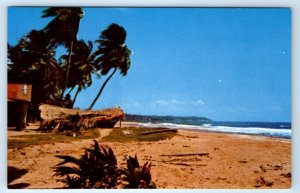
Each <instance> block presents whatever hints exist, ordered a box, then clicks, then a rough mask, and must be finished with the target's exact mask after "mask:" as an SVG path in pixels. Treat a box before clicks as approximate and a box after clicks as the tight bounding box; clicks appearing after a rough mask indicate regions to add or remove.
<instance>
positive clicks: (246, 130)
mask: <svg viewBox="0 0 300 193" xmlns="http://www.w3.org/2000/svg"><path fill="white" fill-rule="evenodd" d="M138 124H139V125H140V126H143V127H152V128H158V127H164V128H170V129H189V130H206V131H214V132H225V133H237V134H250V135H262V136H269V137H279V138H286V139H291V133H292V131H291V123H287V122H218V121H211V122H210V123H200V124H190V123H189V124H185V123H159V122H155V123H154V122H147V123H138Z"/></svg>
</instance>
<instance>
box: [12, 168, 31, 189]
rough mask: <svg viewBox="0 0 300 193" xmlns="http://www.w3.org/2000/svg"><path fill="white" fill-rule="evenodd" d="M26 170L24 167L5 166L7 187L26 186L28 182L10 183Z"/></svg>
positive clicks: (18, 187)
mask: <svg viewBox="0 0 300 193" xmlns="http://www.w3.org/2000/svg"><path fill="white" fill-rule="evenodd" d="M27 172H28V170H26V169H18V168H15V167H13V166H8V167H7V184H8V185H7V187H8V188H11V189H20V188H26V187H27V186H29V185H30V184H28V183H18V184H10V183H11V182H13V181H14V180H16V179H18V178H20V177H21V176H23V175H25V174H26V173H27Z"/></svg>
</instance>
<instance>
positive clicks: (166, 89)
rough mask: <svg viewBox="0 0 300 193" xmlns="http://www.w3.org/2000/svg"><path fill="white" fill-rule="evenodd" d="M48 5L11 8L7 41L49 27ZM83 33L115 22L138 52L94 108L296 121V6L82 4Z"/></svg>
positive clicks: (83, 103) (84, 98)
mask: <svg viewBox="0 0 300 193" xmlns="http://www.w3.org/2000/svg"><path fill="white" fill-rule="evenodd" d="M42 10H43V8H15V7H11V8H9V10H8V42H9V43H10V44H12V45H15V44H16V43H17V40H18V38H20V37H22V36H23V35H24V34H25V33H27V32H29V31H30V30H31V29H41V28H43V27H44V26H45V25H46V24H47V22H49V19H42V18H41V17H40V16H41V11H42ZM84 11H85V15H84V17H83V19H82V20H81V24H80V31H79V34H78V37H79V38H82V39H84V40H93V41H94V40H96V39H98V37H99V34H100V33H101V31H103V30H104V29H105V28H106V27H107V26H108V25H109V24H111V23H113V22H114V23H117V24H119V25H122V26H123V27H124V28H125V29H126V31H127V40H126V44H127V45H128V47H129V48H130V49H131V50H132V51H133V55H132V57H131V59H132V65H131V68H130V70H129V72H128V75H127V76H126V77H122V76H120V75H119V74H116V75H115V76H114V77H113V78H112V80H111V81H110V82H109V83H108V85H107V87H106V89H105V90H104V92H103V94H102V96H101V98H100V99H99V101H98V102H97V103H96V105H95V106H94V108H95V109H101V108H107V107H112V106H115V105H119V106H121V107H122V108H123V109H124V110H125V111H126V112H127V113H133V114H148V115H153V114H156V115H179V116H191V115H192V116H205V117H208V118H211V119H213V120H219V121H291V10H290V9H288V8H277V9H270V8H257V9H254V8H176V9H175V8H84ZM104 80H105V77H103V78H102V79H100V80H99V79H94V83H93V85H92V86H91V87H89V88H88V89H86V90H84V91H82V92H81V93H80V94H79V96H78V99H77V101H76V103H75V106H76V107H80V108H83V109H84V108H87V107H88V106H89V104H90V103H91V101H92V100H93V98H94V97H95V95H96V94H97V92H98V90H99V88H100V86H101V84H102V83H103V81H104Z"/></svg>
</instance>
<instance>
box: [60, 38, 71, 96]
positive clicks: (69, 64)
mask: <svg viewBox="0 0 300 193" xmlns="http://www.w3.org/2000/svg"><path fill="white" fill-rule="evenodd" d="M72 52H73V40H72V41H71V46H70V52H69V58H68V68H67V75H66V82H65V85H64V88H63V90H62V93H61V97H60V99H63V97H64V92H65V90H66V88H67V85H68V79H69V72H70V66H71V58H72Z"/></svg>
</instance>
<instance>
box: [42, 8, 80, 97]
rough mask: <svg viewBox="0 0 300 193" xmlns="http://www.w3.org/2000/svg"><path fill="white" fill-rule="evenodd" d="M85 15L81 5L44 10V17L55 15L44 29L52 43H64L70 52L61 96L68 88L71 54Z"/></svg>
mask: <svg viewBox="0 0 300 193" xmlns="http://www.w3.org/2000/svg"><path fill="white" fill-rule="evenodd" d="M83 15H84V12H83V10H82V9H81V8H80V7H51V8H48V9H46V10H44V11H43V15H42V17H43V18H46V17H54V19H53V20H52V21H50V23H49V24H48V25H47V26H46V27H45V28H44V29H43V30H44V32H45V33H46V34H47V35H48V37H49V39H50V42H51V44H54V45H64V46H66V47H67V49H68V52H69V58H68V65H67V71H66V79H65V83H64V86H63V89H62V93H61V98H62V97H63V94H64V91H65V89H66V88H67V84H68V79H69V69H70V64H71V56H72V52H73V47H74V46H76V45H75V44H76V42H77V33H78V30H79V24H80V19H81V18H82V17H83Z"/></svg>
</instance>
